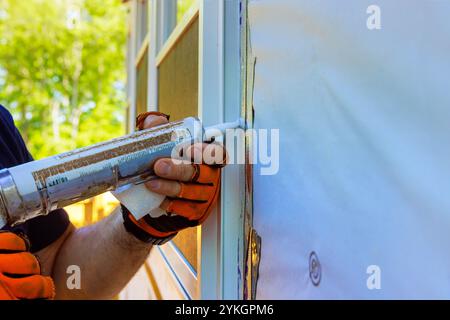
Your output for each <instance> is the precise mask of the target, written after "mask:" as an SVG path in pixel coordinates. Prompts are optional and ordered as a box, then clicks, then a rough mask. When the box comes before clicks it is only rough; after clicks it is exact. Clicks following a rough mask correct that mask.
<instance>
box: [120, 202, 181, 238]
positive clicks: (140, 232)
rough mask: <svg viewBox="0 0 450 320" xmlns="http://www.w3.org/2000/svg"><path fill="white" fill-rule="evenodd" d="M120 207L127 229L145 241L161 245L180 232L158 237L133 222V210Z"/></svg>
mask: <svg viewBox="0 0 450 320" xmlns="http://www.w3.org/2000/svg"><path fill="white" fill-rule="evenodd" d="M120 207H121V211H122V217H123V225H124V227H125V230H127V232H128V233H131V234H132V235H133V236H134V237H135V238H137V239H138V240H140V241H142V242H144V243H148V244H152V245H157V246H159V245H162V244H165V243H166V242H168V241H170V240H172V239H173V238H174V237H175V236H176V235H177V234H178V233H177V232H175V233H171V234H169V235H168V236H165V237H156V236H154V235H152V234H150V233H148V232H147V231H145V230H144V229H142V228H141V227H140V226H139V225H137V224H136V223H135V222H133V220H132V218H131V212H130V211H129V210H128V209H127V208H126V207H125V206H123V205H120Z"/></svg>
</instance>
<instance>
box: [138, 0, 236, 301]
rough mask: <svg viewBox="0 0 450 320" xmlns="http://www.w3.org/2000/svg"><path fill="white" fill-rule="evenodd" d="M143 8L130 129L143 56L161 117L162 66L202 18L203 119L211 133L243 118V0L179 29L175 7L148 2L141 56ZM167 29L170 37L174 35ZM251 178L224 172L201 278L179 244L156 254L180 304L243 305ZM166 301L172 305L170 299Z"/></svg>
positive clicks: (212, 4)
mask: <svg viewBox="0 0 450 320" xmlns="http://www.w3.org/2000/svg"><path fill="white" fill-rule="evenodd" d="M137 1H140V0H132V2H131V3H130V17H131V21H130V29H131V30H130V32H131V33H130V40H131V41H134V42H133V43H132V44H131V45H130V46H129V47H130V48H131V49H132V51H133V52H131V53H129V55H130V57H133V59H131V60H132V62H133V65H132V67H131V68H130V71H129V73H130V74H129V97H130V106H131V107H130V108H129V109H130V110H129V121H130V123H129V128H131V130H133V129H132V128H134V119H135V117H136V112H135V110H136V96H135V90H136V67H137V65H138V63H139V62H140V59H141V58H142V54H143V52H145V50H146V49H147V50H148V81H147V83H148V91H147V95H148V99H147V104H148V106H147V110H148V111H157V108H158V67H159V65H160V64H161V62H162V61H163V60H164V58H165V57H166V56H167V55H168V53H169V52H170V51H171V49H172V48H173V47H174V45H175V44H176V43H177V41H178V40H179V39H180V37H181V36H182V35H183V34H184V31H185V30H186V29H187V28H188V27H189V26H190V25H191V24H192V23H193V21H194V20H195V19H196V18H198V19H199V92H198V99H199V103H198V116H199V118H200V119H201V120H202V121H203V123H204V125H205V126H208V125H212V124H216V123H220V122H224V121H234V120H236V119H237V118H238V117H239V116H240V115H241V100H242V99H241V95H242V92H241V88H242V85H241V83H242V79H241V69H240V66H241V60H240V59H241V57H240V45H241V43H240V41H241V40H240V36H241V26H240V18H241V17H240V14H241V12H240V2H241V0H197V1H195V2H194V4H193V5H192V7H191V8H190V9H189V10H188V12H187V13H186V14H185V15H184V17H183V18H182V20H181V21H179V22H178V24H176V1H175V0H170V1H168V0H148V10H149V12H148V21H149V25H148V33H147V36H146V38H145V40H144V42H143V44H142V45H141V46H140V48H139V49H137V48H136V47H137V46H136V41H137V39H136V36H137V34H136V24H137V21H136V20H137V16H138V15H139V14H138V12H137V10H138V5H137ZM174 10H175V11H174ZM174 19H175V20H174ZM174 23H175V24H176V26H175V27H174V25H173V24H174ZM168 30H171V31H170V34H168ZM163 39H166V40H165V41H162V40H163ZM244 176H245V172H244V166H242V165H230V166H227V167H226V168H224V170H223V172H222V192H221V198H220V202H219V205H218V206H217V208H216V209H215V212H212V214H211V216H210V217H209V218H208V219H207V220H206V221H205V223H204V224H203V225H202V226H200V227H198V228H199V229H198V233H197V235H198V236H197V248H198V249H197V254H198V259H197V261H198V266H197V271H196V272H195V270H192V268H191V267H190V265H189V264H187V263H186V261H185V258H184V257H183V256H182V254H181V253H180V252H179V250H178V248H176V246H175V245H173V244H172V243H168V244H166V245H163V246H161V247H155V248H153V249H152V253H151V255H150V258H149V259H156V260H158V261H160V262H164V268H165V270H166V272H169V273H170V274H171V277H172V279H173V280H174V281H175V282H176V283H177V285H178V286H179V290H178V293H177V295H176V296H177V297H180V298H184V299H242V298H243V290H244V288H243V286H244V280H243V279H244V273H245V269H244V243H245V239H244V227H243V225H244V223H243V216H244V214H243V203H244V199H243V196H244V194H245V187H244V186H245V181H244V178H243V177H244ZM236 186H239V187H238V188H237V187H236ZM149 263H150V264H151V262H150V261H149V260H147V262H146V265H145V266H146V268H148V269H152V268H153V266H149ZM164 296H166V297H172V298H173V296H170V293H167V294H164V295H163V298H164Z"/></svg>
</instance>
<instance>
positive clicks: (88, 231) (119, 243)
mask: <svg viewBox="0 0 450 320" xmlns="http://www.w3.org/2000/svg"><path fill="white" fill-rule="evenodd" d="M150 249H151V246H150V245H148V244H144V243H143V242H141V241H139V240H137V239H136V238H134V236H133V235H131V234H129V233H128V232H127V231H126V230H125V228H124V226H123V219H122V216H121V213H120V210H119V209H116V210H115V211H114V212H113V213H112V214H111V215H110V216H108V217H107V218H105V219H103V220H101V221H100V222H98V223H96V224H94V225H91V226H88V227H84V228H80V229H77V230H75V231H73V232H72V233H71V234H70V235H69V236H68V237H67V239H66V241H65V242H64V244H63V245H62V247H61V249H60V250H59V253H58V255H57V257H56V259H55V263H54V265H53V275H52V276H53V279H54V281H55V285H56V298H57V299H111V298H113V297H114V296H115V295H117V294H118V293H119V292H120V290H121V289H122V288H123V287H124V286H125V285H126V284H127V283H128V281H129V280H130V279H131V277H132V276H133V275H134V274H135V273H136V272H137V270H138V269H139V268H140V267H141V265H142V264H143V263H144V261H145V259H146V258H147V256H148V254H149V252H150ZM70 265H76V266H78V267H79V268H80V271H81V288H80V289H72V290H70V289H69V288H68V287H67V284H66V282H67V279H68V276H70V275H68V274H67V268H68V266H70Z"/></svg>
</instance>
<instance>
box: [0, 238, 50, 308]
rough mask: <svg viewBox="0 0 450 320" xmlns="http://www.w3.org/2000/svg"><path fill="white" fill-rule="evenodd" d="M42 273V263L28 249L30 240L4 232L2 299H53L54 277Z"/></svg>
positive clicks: (0, 263)
mask: <svg viewBox="0 0 450 320" xmlns="http://www.w3.org/2000/svg"><path fill="white" fill-rule="evenodd" d="M40 273H41V268H40V266H39V262H38V261H37V259H36V257H35V256H33V255H32V254H31V253H29V252H28V245H27V243H26V241H25V240H24V239H23V238H21V237H19V236H17V235H16V234H14V233H11V232H6V231H0V300H18V299H53V298H54V297H55V286H54V285H53V280H52V279H51V278H50V277H44V276H42V275H41V274H40Z"/></svg>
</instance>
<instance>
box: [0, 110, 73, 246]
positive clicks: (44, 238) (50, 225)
mask: <svg viewBox="0 0 450 320" xmlns="http://www.w3.org/2000/svg"><path fill="white" fill-rule="evenodd" d="M0 113H3V120H4V121H3V122H4V123H3V125H5V127H4V128H6V127H7V128H8V132H7V133H8V135H9V136H10V137H11V139H9V140H10V141H8V143H7V144H8V148H9V149H10V150H11V152H12V153H14V158H15V159H14V162H16V163H15V164H14V165H19V164H23V163H26V162H30V161H33V158H32V156H31V155H30V153H29V151H28V149H27V147H26V146H25V142H24V141H23V139H22V136H21V135H20V133H19V131H18V130H17V128H16V126H15V125H14V121H13V119H12V117H11V115H10V113H9V112H7V111H6V109H4V108H3V107H1V106H0ZM4 135H5V136H6V133H5V134H4ZM69 224H70V222H69V217H68V215H67V212H66V211H65V210H63V209H58V210H55V211H53V212H51V213H50V214H48V215H47V216H40V217H37V218H34V219H31V220H28V221H26V222H25V223H23V224H21V225H18V226H16V227H14V228H11V227H7V228H6V229H9V230H11V229H12V230H13V231H15V232H21V233H23V234H25V235H26V236H27V237H28V239H29V241H30V244H31V252H36V251H39V250H41V249H43V248H45V247H47V246H48V245H50V244H51V243H53V242H54V241H56V240H57V239H58V238H59V237H61V236H62V235H63V233H64V232H65V231H66V229H67V227H68V226H69Z"/></svg>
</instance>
